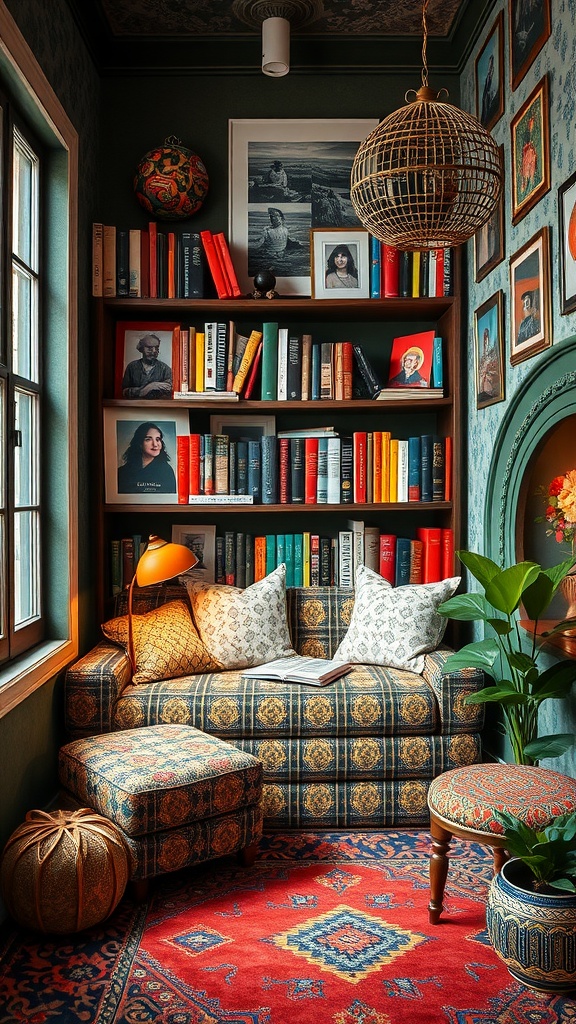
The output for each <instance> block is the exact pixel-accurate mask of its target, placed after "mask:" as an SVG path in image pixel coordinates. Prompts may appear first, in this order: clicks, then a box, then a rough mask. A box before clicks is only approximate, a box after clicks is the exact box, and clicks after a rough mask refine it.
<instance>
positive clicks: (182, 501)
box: [176, 434, 190, 505]
mask: <svg viewBox="0 0 576 1024" xmlns="http://www.w3.org/2000/svg"><path fill="white" fill-rule="evenodd" d="M176 480H177V484H178V504H179V505H187V504H188V495H189V494H190V437H189V435H188V434H178V436H177V437H176Z"/></svg>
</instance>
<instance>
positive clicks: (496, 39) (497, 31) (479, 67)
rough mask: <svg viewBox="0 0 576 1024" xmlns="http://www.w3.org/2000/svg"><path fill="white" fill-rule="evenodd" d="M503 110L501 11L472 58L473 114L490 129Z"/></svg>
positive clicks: (502, 18)
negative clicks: (474, 84)
mask: <svg viewBox="0 0 576 1024" xmlns="http://www.w3.org/2000/svg"><path fill="white" fill-rule="evenodd" d="M503 113H504V14H503V12H502V11H500V13H499V15H498V17H497V18H496V21H495V22H494V24H493V26H492V28H491V30H490V34H489V35H488V37H487V39H486V42H485V43H484V46H483V47H482V49H481V50H480V53H479V54H478V56H477V58H476V117H477V118H478V120H479V121H480V123H481V124H483V125H484V127H485V128H486V130H487V131H490V130H491V129H492V128H493V127H494V125H495V124H496V122H497V121H499V120H500V118H501V117H502V114H503Z"/></svg>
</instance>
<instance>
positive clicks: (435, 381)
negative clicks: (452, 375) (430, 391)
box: [431, 338, 444, 388]
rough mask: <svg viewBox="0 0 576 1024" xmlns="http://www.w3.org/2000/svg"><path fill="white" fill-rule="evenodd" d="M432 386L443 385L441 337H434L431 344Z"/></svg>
mask: <svg viewBox="0 0 576 1024" xmlns="http://www.w3.org/2000/svg"><path fill="white" fill-rule="evenodd" d="M431 384H432V387H433V388H443V387H444V367H443V360H442V338H434V342H433V345H432V381H431Z"/></svg>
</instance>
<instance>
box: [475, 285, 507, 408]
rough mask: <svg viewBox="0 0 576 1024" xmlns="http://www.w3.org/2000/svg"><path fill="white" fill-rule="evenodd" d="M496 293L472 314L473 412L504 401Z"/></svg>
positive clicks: (501, 333)
mask: <svg viewBox="0 0 576 1024" xmlns="http://www.w3.org/2000/svg"><path fill="white" fill-rule="evenodd" d="M503 298H504V295H503V292H502V291H498V292H496V294H495V295H493V296H492V298H490V299H487V300H486V302H484V303H482V305H481V306H479V307H478V309H477V310H476V311H475V313H474V333H475V346H474V357H475V358H474V365H475V367H476V408H477V409H483V408H484V407H485V406H486V405H494V404H495V403H496V402H502V401H503V400H504V307H503Z"/></svg>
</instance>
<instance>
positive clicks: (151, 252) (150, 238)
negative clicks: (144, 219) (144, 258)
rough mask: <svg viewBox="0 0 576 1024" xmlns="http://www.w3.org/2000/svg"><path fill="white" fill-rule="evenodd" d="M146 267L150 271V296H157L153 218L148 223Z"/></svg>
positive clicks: (156, 236)
mask: <svg viewBox="0 0 576 1024" xmlns="http://www.w3.org/2000/svg"><path fill="white" fill-rule="evenodd" d="M148 241H149V243H150V248H149V252H148V267H149V271H150V298H151V299H157V298H158V225H157V224H156V221H155V220H151V221H150V222H149V224H148Z"/></svg>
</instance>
